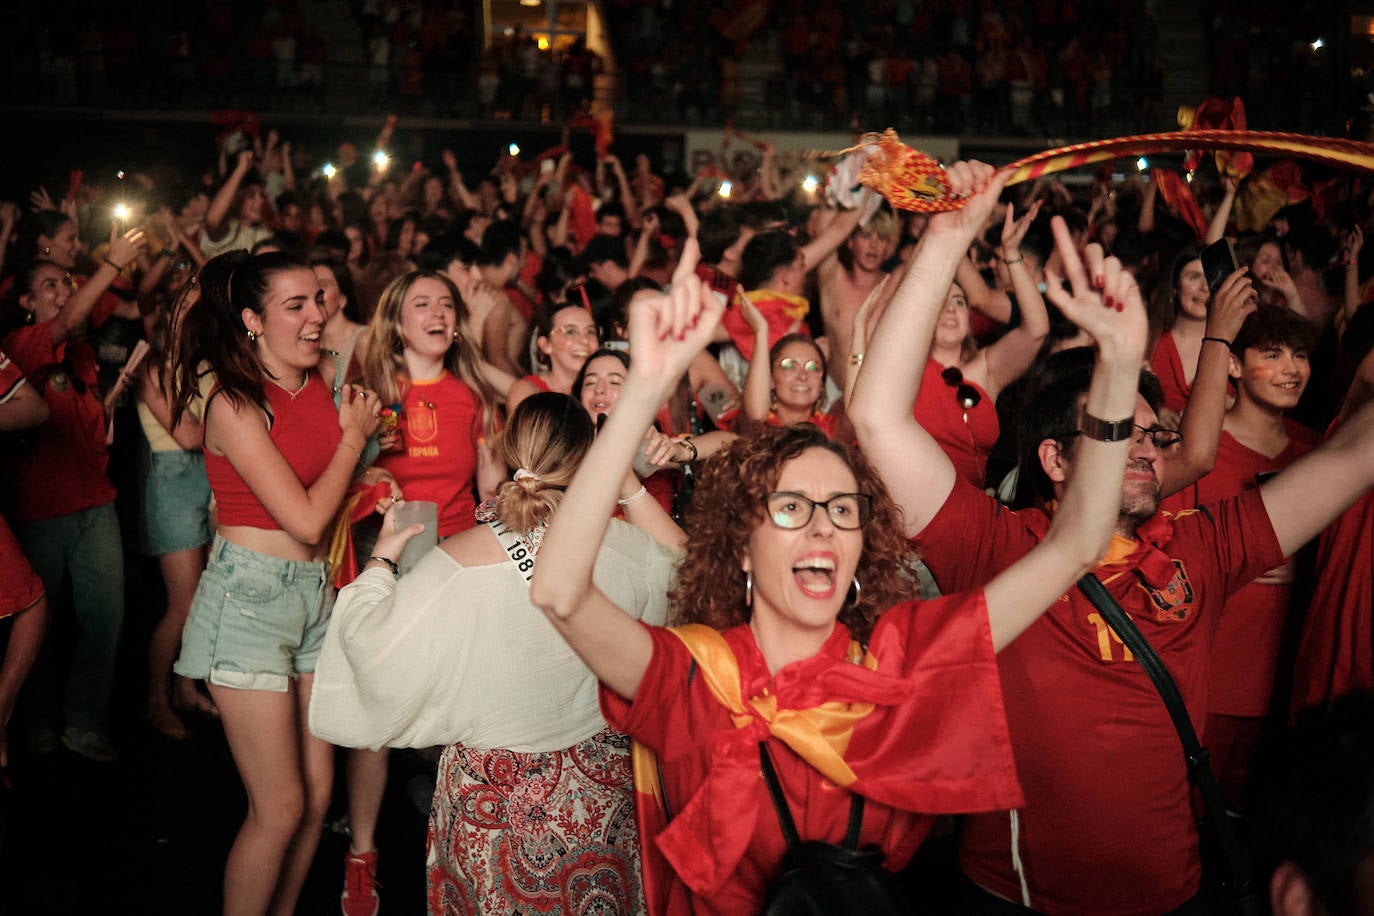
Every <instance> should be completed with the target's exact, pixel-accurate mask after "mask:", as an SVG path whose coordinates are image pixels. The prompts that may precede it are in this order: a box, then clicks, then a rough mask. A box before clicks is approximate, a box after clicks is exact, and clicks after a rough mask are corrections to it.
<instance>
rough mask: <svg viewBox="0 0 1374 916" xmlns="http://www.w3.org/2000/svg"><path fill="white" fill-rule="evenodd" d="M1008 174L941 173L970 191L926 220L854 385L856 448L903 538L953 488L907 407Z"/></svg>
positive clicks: (972, 169) (943, 460) (956, 168)
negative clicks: (959, 205) (878, 481)
mask: <svg viewBox="0 0 1374 916" xmlns="http://www.w3.org/2000/svg"><path fill="white" fill-rule="evenodd" d="M1007 177H1008V175H1007V173H997V172H996V171H995V170H994V169H993V167H992V166H990V165H986V164H984V163H981V162H957V163H955V164H954V165H952V166H951V167H950V168H949V169H948V170H947V171H946V173H945V180H946V181H947V182H948V184H949V187H950V189H951V190H952V191H954V192H955V193H962V194H969V195H971V197H970V198H969V201H968V205H967V206H965V207H964V208H963V209H961V210H951V211H949V212H947V213H939V214H936V215H934V216H932V217H931V218H930V223H929V225H928V226H927V227H926V230H925V232H924V233H923V234H922V235H921V241H920V242H919V243H917V247H916V255H915V259H914V260H913V261H912V264H911V267H910V269H909V270H908V271H907V275H906V278H905V279H903V280H902V283H901V285H900V286H899V287H898V288H897V292H896V293H895V294H894V295H893V296H892V300H891V301H890V302H889V303H888V305H887V308H886V309H885V310H884V312H883V317H882V320H881V321H880V322H879V323H878V327H877V330H876V331H875V332H874V333H873V336H872V339H871V340H870V341H869V343H868V350H867V352H866V353H865V354H864V363H863V366H862V368H861V369H860V371H859V376H858V378H857V379H855V382H854V393H853V396H852V398H851V400H850V405H849V419H850V422H852V423H853V424H854V430H855V433H856V434H857V436H858V440H859V446H860V447H861V448H862V449H863V452H864V454H865V455H866V456H867V457H868V459H869V460H870V461H872V462H873V464H874V465H875V466H876V467H877V469H878V472H879V473H880V474H881V475H882V477H883V482H884V483H886V484H887V488H888V490H889V491H890V492H891V493H892V497H893V499H895V500H896V501H897V503H898V505H900V506H901V507H902V510H903V518H904V524H905V526H906V533H907V534H908V535H916V534H919V533H920V532H921V529H923V528H925V526H926V524H927V523H928V522H929V521H930V520H931V518H932V517H934V515H935V513H936V512H938V511H939V509H940V507H941V506H942V505H944V503H945V499H946V498H947V497H948V496H949V492H950V490H951V489H952V488H953V487H954V480H955V471H954V465H953V464H951V463H950V460H949V457H948V456H947V455H945V453H944V450H943V449H941V448H940V446H939V445H938V444H937V443H936V441H935V440H934V439H933V438H931V436H930V434H929V433H927V432H926V431H925V430H924V429H922V428H921V426H920V425H919V424H918V423H917V422H916V420H915V418H914V417H913V416H912V413H911V408H912V405H913V404H915V402H916V395H917V393H918V391H919V390H920V386H921V374H922V372H923V371H924V368H925V364H926V358H927V357H928V356H929V354H930V341H931V337H932V335H933V334H934V333H935V322H936V320H937V319H938V318H939V314H940V308H941V306H942V305H943V303H944V299H945V293H946V292H947V291H948V290H949V285H950V283H951V282H952V281H953V280H954V271H955V267H956V266H957V265H958V263H959V262H960V261H961V260H962V259H963V258H964V253H965V252H966V251H968V246H969V243H970V242H972V241H973V237H974V235H976V234H977V233H978V232H979V231H980V230H981V229H982V227H983V224H984V223H985V222H986V221H987V217H988V214H989V213H991V212H992V207H993V205H994V204H995V203H996V202H997V196H998V195H999V194H1000V193H1001V192H1002V186H1003V185H1004V184H1005V183H1006V179H1007Z"/></svg>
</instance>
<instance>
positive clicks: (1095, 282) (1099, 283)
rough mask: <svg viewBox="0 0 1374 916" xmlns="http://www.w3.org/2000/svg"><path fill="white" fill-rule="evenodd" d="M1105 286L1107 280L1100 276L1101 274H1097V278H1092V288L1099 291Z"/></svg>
mask: <svg viewBox="0 0 1374 916" xmlns="http://www.w3.org/2000/svg"><path fill="white" fill-rule="evenodd" d="M1106 285H1107V278H1106V277H1104V276H1102V275H1101V274H1098V275H1097V276H1095V277H1093V286H1096V287H1097V288H1098V289H1101V288H1102V287H1104V286H1106Z"/></svg>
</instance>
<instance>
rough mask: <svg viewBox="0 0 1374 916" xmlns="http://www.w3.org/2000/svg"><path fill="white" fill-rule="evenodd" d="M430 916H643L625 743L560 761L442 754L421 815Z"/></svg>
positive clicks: (592, 746)
mask: <svg viewBox="0 0 1374 916" xmlns="http://www.w3.org/2000/svg"><path fill="white" fill-rule="evenodd" d="M427 870H428V874H429V912H430V913H431V914H442V916H454V914H473V916H497V914H521V916H525V914H536V913H548V914H565V913H566V914H579V916H580V914H595V916H601V914H608V916H609V914H623V916H630V914H639V913H643V912H645V906H644V891H643V888H642V886H641V883H640V866H639V835H638V832H637V831H636V829H635V817H634V781H633V779H632V776H631V769H630V739H629V738H628V737H626V736H625V735H621V734H618V733H616V732H612V731H609V730H607V731H603V732H600V733H598V734H596V735H594V736H592V737H591V738H588V739H587V740H586V741H583V742H581V743H580V744H577V745H575V746H574V747H570V748H568V749H567V750H564V751H554V752H552V753H541V754H521V753H516V752H514V751H506V750H485V751H479V750H471V749H468V748H465V747H463V746H462V745H457V744H455V745H451V746H449V747H447V748H445V749H444V753H443V756H442V757H441V758H440V760H439V776H438V781H437V785H436V786H435V789H434V803H433V804H432V805H431V806H430V812H429V854H428V860H427Z"/></svg>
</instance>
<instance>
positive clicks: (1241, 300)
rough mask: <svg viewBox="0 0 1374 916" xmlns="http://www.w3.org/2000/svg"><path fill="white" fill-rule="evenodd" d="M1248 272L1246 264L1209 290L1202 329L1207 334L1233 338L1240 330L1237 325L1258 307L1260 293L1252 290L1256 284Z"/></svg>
mask: <svg viewBox="0 0 1374 916" xmlns="http://www.w3.org/2000/svg"><path fill="white" fill-rule="evenodd" d="M1249 273H1250V268H1248V267H1241V268H1239V269H1238V270H1235V271H1233V272H1232V273H1231V274H1230V275H1228V276H1227V277H1226V279H1225V280H1222V281H1221V285H1220V286H1218V287H1217V291H1216V292H1215V293H1213V294H1212V301H1211V302H1210V303H1209V304H1208V307H1207V330H1206V331H1205V332H1204V333H1206V335H1207V336H1208V337H1220V338H1221V339H1223V340H1235V339H1236V335H1237V334H1239V333H1240V326H1241V325H1243V324H1245V319H1246V318H1248V317H1249V316H1250V313H1251V312H1253V311H1254V310H1255V309H1256V307H1258V305H1259V296H1258V295H1256V293H1255V284H1254V283H1253V282H1252V281H1251V280H1250V277H1249Z"/></svg>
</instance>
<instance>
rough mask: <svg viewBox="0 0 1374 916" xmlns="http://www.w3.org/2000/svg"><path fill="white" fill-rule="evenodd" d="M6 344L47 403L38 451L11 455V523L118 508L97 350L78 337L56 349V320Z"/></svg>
mask: <svg viewBox="0 0 1374 916" xmlns="http://www.w3.org/2000/svg"><path fill="white" fill-rule="evenodd" d="M2 346H3V347H4V350H5V352H6V353H8V354H9V355H10V358H11V359H12V360H13V361H14V364H15V365H16V366H18V368H19V370H20V371H21V372H23V374H24V375H26V376H27V377H28V378H29V381H30V383H32V384H33V385H35V386H37V387H39V388H41V389H42V391H43V400H45V401H47V403H48V422H47V423H45V424H43V426H42V427H41V428H40V429H38V430H37V431H36V433H35V437H34V438H35V441H34V444H33V446H32V447H30V448H26V449H23V450H21V451H19V453H18V454H15V455H12V456H11V460H10V469H11V477H10V481H9V483H10V487H9V489H10V493H11V494H12V496H13V500H12V501H11V503H10V506H11V512H12V514H11V516H10V517H11V518H12V519H13V520H14V521H16V522H32V521H37V520H38V519H44V518H57V517H58V516H62V515H70V514H71V513H73V512H80V511H82V510H83V509H91V508H94V507H96V506H103V505H105V504H106V503H109V502H113V501H114V498H115V488H114V484H112V483H110V478H109V477H108V476H106V473H105V466H106V463H107V462H108V460H109V452H108V450H107V449H106V446H105V407H104V405H103V404H102V403H101V401H100V398H99V397H97V396H96V392H95V386H96V382H97V379H98V377H99V364H98V363H97V362H96V358H95V351H94V350H92V349H91V348H90V347H89V346H87V345H86V343H85V342H84V341H81V340H76V339H69V340H66V341H63V342H62V343H60V344H57V345H56V346H54V345H53V339H52V322H51V321H44V322H41V323H39V324H31V325H25V326H23V327H21V328H17V329H15V330H14V331H12V332H11V333H10V335H9V336H8V337H6V338H5V340H4V343H3V345H2ZM64 363H65V365H64Z"/></svg>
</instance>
